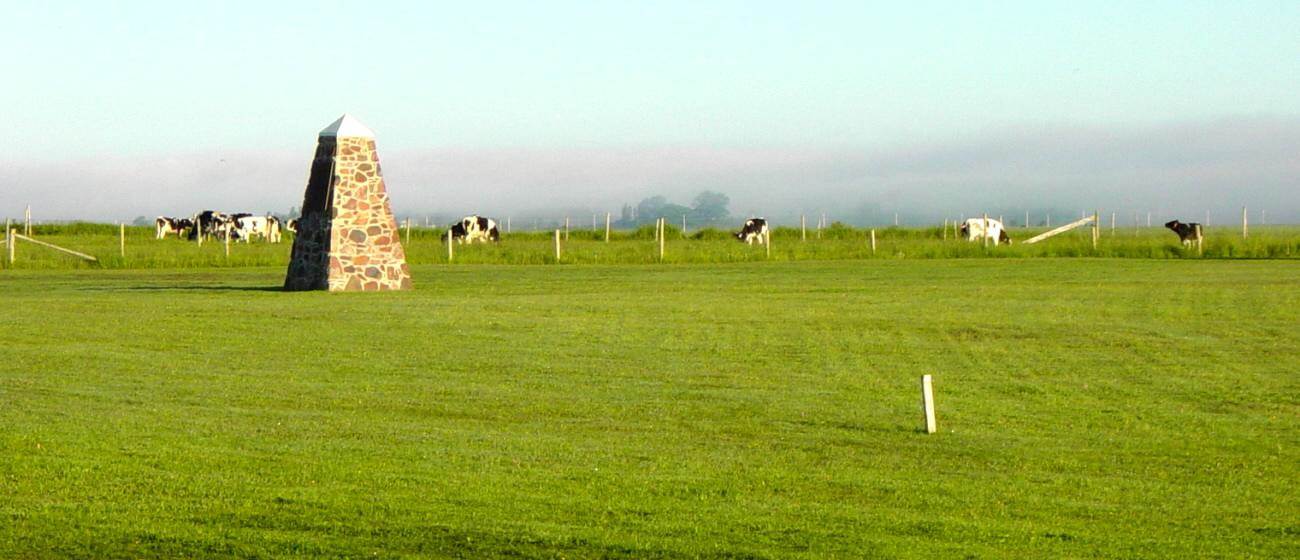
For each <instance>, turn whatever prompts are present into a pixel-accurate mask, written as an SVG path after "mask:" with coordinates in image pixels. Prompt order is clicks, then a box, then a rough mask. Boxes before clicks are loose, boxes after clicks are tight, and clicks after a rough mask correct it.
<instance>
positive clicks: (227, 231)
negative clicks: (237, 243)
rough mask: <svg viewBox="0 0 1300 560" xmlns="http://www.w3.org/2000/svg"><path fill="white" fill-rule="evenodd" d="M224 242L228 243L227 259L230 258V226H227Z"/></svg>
mask: <svg viewBox="0 0 1300 560" xmlns="http://www.w3.org/2000/svg"><path fill="white" fill-rule="evenodd" d="M223 243H225V244H226V260H230V226H226V235H225V241H224V242H223Z"/></svg>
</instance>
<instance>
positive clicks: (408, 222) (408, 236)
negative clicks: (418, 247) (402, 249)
mask: <svg viewBox="0 0 1300 560" xmlns="http://www.w3.org/2000/svg"><path fill="white" fill-rule="evenodd" d="M406 244H407V245H410V244H411V219H410V218H407V219H406Z"/></svg>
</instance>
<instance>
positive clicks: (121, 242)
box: [117, 222, 126, 259]
mask: <svg viewBox="0 0 1300 560" xmlns="http://www.w3.org/2000/svg"><path fill="white" fill-rule="evenodd" d="M117 241H118V252H119V253H120V254H121V255H122V258H124V259H125V258H126V223H125V222H123V223H120V224H117Z"/></svg>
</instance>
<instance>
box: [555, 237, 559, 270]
mask: <svg viewBox="0 0 1300 560" xmlns="http://www.w3.org/2000/svg"><path fill="white" fill-rule="evenodd" d="M555 262H557V263H558V262H560V230H558V229H557V230H555Z"/></svg>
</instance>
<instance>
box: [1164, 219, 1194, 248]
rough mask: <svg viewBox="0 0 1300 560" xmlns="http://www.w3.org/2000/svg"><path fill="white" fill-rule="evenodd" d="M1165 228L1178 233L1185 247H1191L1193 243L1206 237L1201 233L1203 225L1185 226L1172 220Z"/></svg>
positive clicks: (1192, 224)
mask: <svg viewBox="0 0 1300 560" xmlns="http://www.w3.org/2000/svg"><path fill="white" fill-rule="evenodd" d="M1165 227H1167V228H1169V229H1170V230H1173V232H1174V233H1177V234H1178V240H1179V241H1182V242H1183V245H1188V246H1190V245H1191V244H1192V243H1195V242H1196V241H1197V240H1199V239H1201V238H1202V237H1203V235H1204V233H1203V232H1202V231H1201V224H1197V223H1191V224H1185V223H1183V222H1180V221H1178V220H1172V221H1169V222H1166V223H1165Z"/></svg>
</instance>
